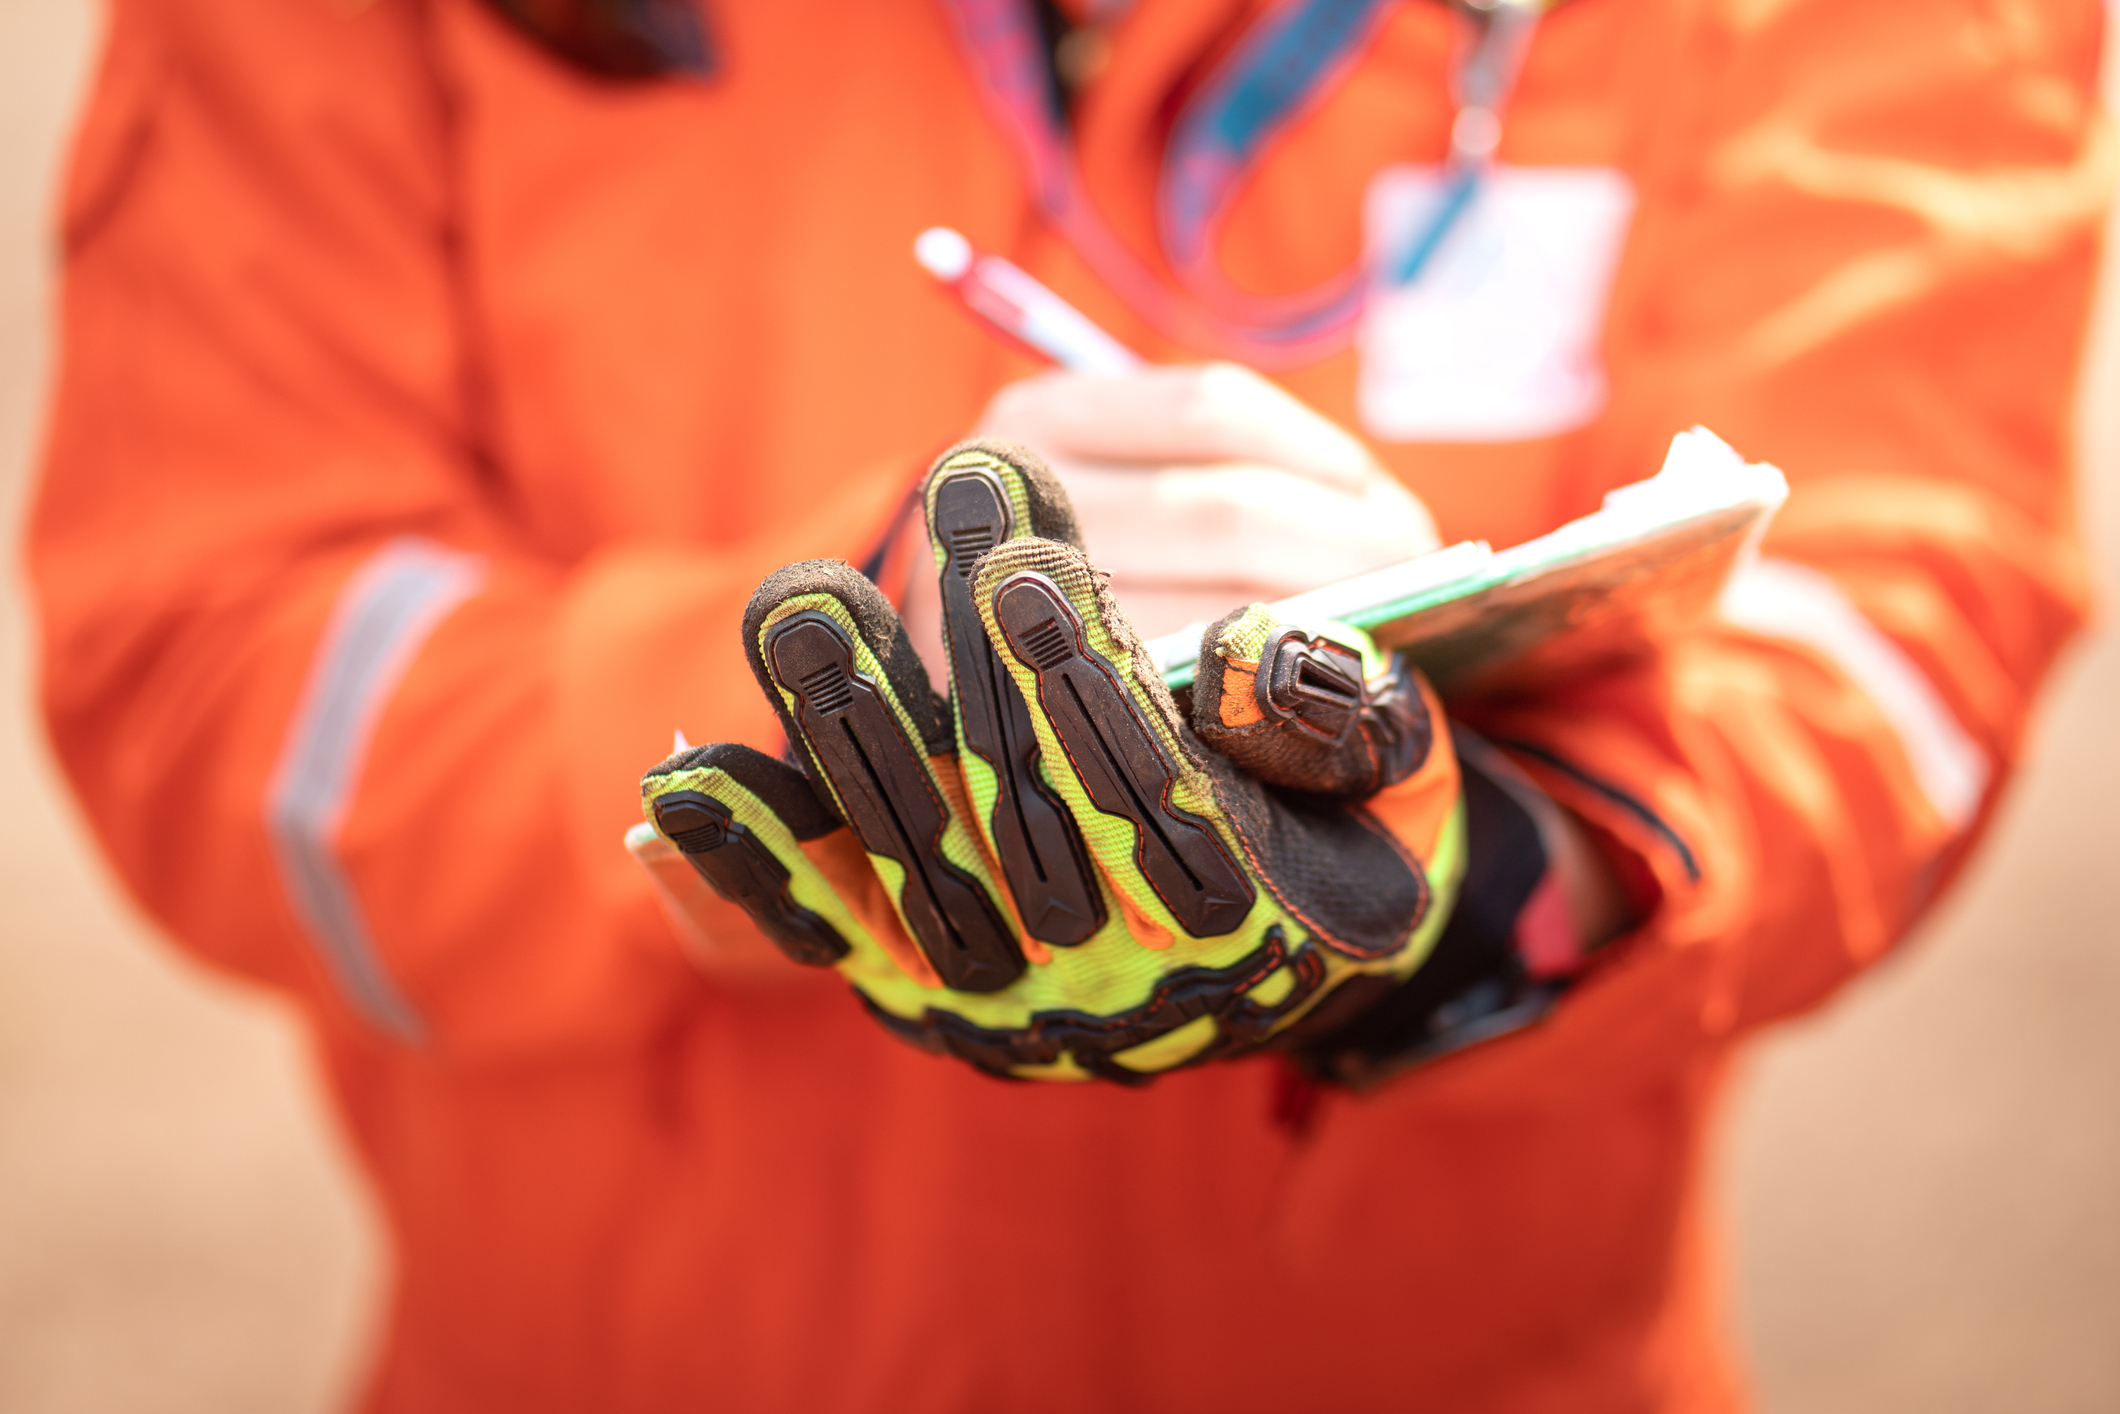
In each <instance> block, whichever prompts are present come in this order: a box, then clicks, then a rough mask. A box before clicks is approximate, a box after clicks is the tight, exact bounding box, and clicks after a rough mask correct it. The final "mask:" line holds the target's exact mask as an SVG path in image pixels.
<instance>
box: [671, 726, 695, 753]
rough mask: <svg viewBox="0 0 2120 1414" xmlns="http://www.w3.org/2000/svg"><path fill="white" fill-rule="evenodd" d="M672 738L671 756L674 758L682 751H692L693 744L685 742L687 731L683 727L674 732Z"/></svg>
mask: <svg viewBox="0 0 2120 1414" xmlns="http://www.w3.org/2000/svg"><path fill="white" fill-rule="evenodd" d="M670 736H671V741H670V754H671V755H673V756H674V755H676V754H677V753H678V752H680V751H690V750H691V749H692V743H691V742H689V741H686V740H685V729H684V728H683V727H679V728H678V729H677V730H676V731H674V732H672V733H671V734H670Z"/></svg>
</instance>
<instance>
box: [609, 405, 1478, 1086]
mask: <svg viewBox="0 0 2120 1414" xmlns="http://www.w3.org/2000/svg"><path fill="white" fill-rule="evenodd" d="M924 496H925V505H926V514H927V524H928V531H929V538H930V542H931V544H932V546H933V548H934V554H935V565H936V572H937V573H938V574H939V575H940V577H941V585H942V594H943V611H944V621H945V629H946V637H947V644H948V650H949V657H950V668H951V679H952V688H953V692H952V695H951V697H950V698H949V699H947V700H945V699H944V698H942V697H940V696H938V695H936V693H935V692H934V690H933V688H932V687H931V686H930V684H929V680H928V677H927V673H926V671H925V669H924V668H923V667H922V665H921V662H920V659H919V657H918V655H917V654H916V653H915V652H914V650H913V648H912V646H911V644H910V643H909V642H908V640H907V637H906V634H905V631H904V628H903V627H902V625H901V624H900V623H899V620H898V615H897V613H896V612H895V611H894V610H893V609H892V608H891V606H890V604H889V603H888V602H887V601H886V600H885V599H884V597H883V595H882V594H881V593H880V592H879V591H878V590H877V589H876V588H875V586H874V585H872V584H870V583H869V581H868V580H867V579H865V578H863V577H862V576H861V575H860V574H858V573H856V572H855V571H854V570H853V569H852V568H851V567H849V566H848V565H846V564H845V563H844V562H841V561H836V560H832V561H827V560H815V561H807V562H804V563H800V564H794V565H790V566H788V567H787V568H785V569H783V570H781V571H779V572H778V573H776V574H774V575H773V576H772V577H771V578H769V579H768V580H766V582H765V583H764V584H762V585H761V586H759V589H758V591H757V593H756V594H754V595H753V596H752V599H751V602H750V605H749V608H748V609H747V611H746V613H745V615H744V623H743V633H744V639H745V642H746V644H747V646H748V649H749V659H750V662H751V666H752V669H753V671H754V672H755V673H756V674H757V677H758V681H759V684H760V686H761V687H762V688H763V689H764V690H765V692H766V694H767V695H768V696H769V697H770V698H771V699H772V701H773V703H774V705H775V706H776V708H777V709H778V710H779V712H780V715H781V720H782V724H783V726H784V727H785V728H786V731H787V735H788V740H789V742H790V743H791V745H792V751H791V754H792V755H793V756H795V757H796V758H797V759H798V760H799V761H800V763H801V764H800V768H799V769H798V768H797V767H795V766H791V765H788V764H786V763H785V762H782V761H778V760H775V759H773V758H772V757H769V756H767V755H765V754H763V753H761V752H758V751H755V750H752V749H751V748H748V747H743V746H737V745H729V744H721V745H711V746H704V747H698V748H693V749H689V750H685V751H681V752H679V753H678V754H676V755H674V756H672V757H671V758H670V759H669V760H667V761H664V762H663V763H662V764H661V765H659V766H657V767H656V768H655V769H654V770H652V771H651V772H649V773H648V775H647V777H646V778H645V779H644V781H643V782H642V795H643V804H644V807H645V809H646V812H647V815H648V819H649V820H650V821H651V822H652V823H653V825H654V827H655V829H656V830H657V831H658V832H659V833H660V835H662V836H663V837H664V838H666V839H667V840H669V841H670V842H671V843H672V844H674V845H675V846H676V848H677V849H678V850H679V851H680V852H681V853H682V854H683V856H684V857H685V858H686V859H687V860H689V861H690V863H691V864H692V866H693V867H694V868H695V869H696V870H697V871H698V872H699V874H700V875H701V876H702V877H703V878H705V879H706V880H707V882H708V883H710V884H711V885H713V887H714V888H715V889H716V890H717V891H718V892H719V893H721V894H722V895H723V896H724V897H726V898H729V899H731V900H733V901H735V902H737V903H739V904H741V905H742V906H743V907H744V908H745V910H746V911H747V912H748V913H749V914H750V915H751V917H752V918H753V919H754V920H756V922H757V923H758V926H759V927H760V928H761V929H762V930H763V931H764V932H765V934H766V935H767V936H768V937H769V938H771V939H772V940H773V941H774V942H776V943H778V944H779V945H780V947H781V948H782V949H783V950H784V951H785V952H786V953H787V955H788V956H789V957H791V958H792V959H794V960H795V961H797V962H800V963H805V964H809V965H813V966H831V967H835V968H837V969H838V970H839V972H840V973H841V974H842V975H843V976H844V977H845V978H846V979H847V980H848V982H849V983H851V984H852V985H853V987H854V988H855V990H856V991H857V992H858V993H859V994H860V995H861V997H862V998H863V1000H864V1001H865V1002H866V1003H867V1004H868V1006H869V1007H870V1009H871V1010H872V1011H873V1012H874V1014H875V1015H876V1017H877V1018H878V1019H879V1020H880V1021H882V1022H883V1023H884V1024H885V1025H886V1026H888V1027H889V1028H890V1029H891V1030H893V1031H895V1032H897V1033H899V1034H900V1035H902V1036H904V1037H906V1038H907V1039H909V1040H911V1041H914V1042H915V1043H917V1044H919V1045H922V1046H924V1047H927V1048H929V1049H931V1050H935V1051H939V1052H946V1053H948V1054H952V1055H955V1056H958V1057H960V1058H961V1059H963V1060H966V1061H968V1062H970V1063H971V1064H973V1065H975V1066H977V1067H979V1068H980V1069H982V1070H986V1071H989V1072H992V1073H995V1074H999V1075H1009V1076H1015V1077H1020V1078H1041V1079H1087V1078H1092V1077H1101V1078H1105V1079H1110V1080H1117V1081H1127V1082H1139V1081H1141V1080H1144V1079H1146V1078H1148V1077H1151V1076H1153V1075H1155V1074H1157V1073H1159V1072H1162V1071H1166V1070H1170V1069H1173V1068H1176V1067H1178V1066H1182V1065H1190V1064H1194V1063H1197V1062H1201V1061H1205V1060H1208V1059H1211V1058H1219V1057H1225V1056H1230V1055H1235V1054H1239V1053H1242V1052H1244V1051H1248V1050H1252V1049H1255V1048H1257V1047H1259V1046H1261V1045H1262V1044H1265V1043H1267V1042H1269V1041H1275V1040H1277V1039H1282V1040H1285V1039H1287V1038H1289V1037H1291V1036H1294V1035H1297V1034H1302V1035H1325V1034H1329V1033H1330V1032H1332V1031H1333V1030H1334V1029H1335V1028H1338V1027H1340V1026H1342V1025H1343V1024H1344V1023H1345V1022H1347V1021H1348V1020H1350V1019H1351V1018H1353V1017H1354V1016H1356V1015H1358V1014H1359V1013H1361V1012H1364V1011H1367V1010H1368V1009H1370V1006H1371V1004H1372V1003H1373V1002H1374V1001H1375V1000H1376V999H1377V998H1378V997H1380V996H1383V995H1386V994H1389V993H1391V992H1392V991H1393V990H1395V989H1396V988H1397V985H1398V984H1399V983H1401V982H1403V981H1404V980H1405V979H1407V978H1409V977H1410V976H1412V975H1413V973H1414V972H1415V971H1416V969H1418V968H1420V966H1421V965H1422V963H1423V961H1424V959H1425V958H1427V956H1428V955H1429V953H1430V951H1431V949H1432V948H1433V946H1434V944H1435V940H1436V938H1437V936H1438V935H1439V933H1440V932H1441V930H1442V928H1443V925H1444V922H1445V920H1446V919H1447V918H1448V916H1449V914H1450V911H1451V903H1452V900H1453V896H1454V894H1455V892H1456V890H1457V887H1458V883H1459V880H1460V878H1461V876H1462V874H1463V872H1464V868H1465V853H1466V850H1465V812H1464V807H1463V797H1462V789H1461V780H1460V776H1459V768H1458V761H1457V757H1456V754H1455V752H1454V750H1453V748H1452V744H1451V738H1450V735H1449V733H1448V732H1447V731H1443V730H1439V725H1440V723H1441V713H1440V710H1439V709H1438V708H1437V707H1436V705H1435V703H1434V700H1433V698H1432V696H1431V695H1430V694H1429V692H1428V690H1427V687H1426V685H1425V684H1424V683H1423V682H1422V681H1421V679H1420V678H1419V677H1418V676H1417V675H1416V674H1414V673H1413V672H1411V671H1410V670H1409V669H1407V668H1406V667H1405V666H1404V665H1403V664H1401V663H1400V662H1398V661H1397V660H1395V659H1392V660H1386V659H1383V658H1381V657H1379V656H1378V655H1377V654H1376V652H1375V651H1374V650H1373V649H1372V648H1371V647H1370V645H1369V644H1368V642H1367V640H1366V639H1364V638H1363V636H1362V635H1361V634H1360V633H1359V632H1357V631H1355V630H1352V629H1347V628H1344V627H1341V626H1334V625H1309V626H1297V625H1290V624H1283V623H1280V622H1278V621H1277V620H1276V619H1275V618H1274V616H1273V615H1272V614H1270V613H1269V612H1268V611H1267V610H1266V609H1265V608H1264V606H1261V605H1252V606H1250V607H1248V608H1244V609H1240V610H1237V611H1236V612H1234V613H1232V614H1230V615H1229V616H1227V617H1226V618H1224V619H1223V620H1221V621H1220V622H1219V623H1217V624H1215V625H1213V626H1212V627H1211V628H1210V629H1209V630H1208V633H1207V635H1206V637H1205V639H1204V642H1203V649H1202V654H1201V660H1200V664H1199V671H1198V675H1197V678H1196V681H1195V685H1194V687H1193V689H1192V690H1191V693H1190V700H1189V704H1188V710H1185V711H1181V708H1180V705H1179V704H1178V703H1177V702H1176V701H1174V699H1173V698H1172V696H1171V694H1170V693H1169V692H1168V691H1167V690H1166V689H1165V687H1164V685H1163V682H1162V680H1161V679H1160V677H1159V676H1158V675H1157V673H1156V671H1155V668H1154V666H1153V664H1152V663H1151V662H1150V661H1149V659H1148V658H1147V656H1146V655H1145V654H1144V653H1143V652H1142V650H1141V645H1140V643H1139V641H1138V640H1137V639H1136V637H1135V635H1134V633H1133V631H1132V629H1131V628H1130V627H1129V626H1128V624H1127V621H1126V617H1125V615H1124V613H1123V612H1122V611H1121V610H1120V608H1119V606H1118V604H1117V603H1116V602H1115V601H1114V600H1113V599H1112V597H1111V595H1110V593H1109V592H1108V591H1107V589H1106V588H1105V585H1104V582H1103V577H1102V576H1101V575H1100V574H1099V573H1098V571H1097V570H1096V569H1095V568H1094V567H1093V566H1092V565H1091V563H1090V561H1089V559H1088V557H1087V556H1086V555H1085V554H1084V552H1083V550H1082V548H1081V546H1080V543H1079V537H1078V536H1077V534H1076V531H1075V527H1074V521H1073V517H1072V514H1071V512H1070V511H1069V509H1068V506H1067V501H1066V497H1065V495H1064V493H1063V492H1062V491H1061V489H1060V487H1059V485H1058V483H1057V482H1056V481H1055V480H1054V479H1053V478H1052V476H1051V474H1050V473H1049V472H1047V471H1046V470H1045V468H1044V467H1043V466H1042V465H1041V464H1040V463H1039V462H1038V461H1037V460H1036V459H1035V458H1033V457H1031V456H1030V455H1028V454H1027V453H1024V452H1022V451H1019V450H1016V449H1014V448H1010V447H1006V446H998V445H988V444H981V443H970V444H966V445H964V446H961V447H958V448H956V449H953V450H952V451H951V452H949V453H948V454H946V455H945V456H944V457H943V458H942V459H941V460H940V461H939V462H938V463H937V464H936V466H935V469H934V470H933V471H932V472H931V473H930V475H929V477H928V480H927V483H926V486H925V488H924ZM1188 717H1189V719H1188ZM1357 979H1367V980H1366V981H1364V982H1363V983H1362V984H1361V985H1358V986H1352V987H1350V986H1348V985H1347V984H1349V983H1350V982H1354V981H1356V980H1357Z"/></svg>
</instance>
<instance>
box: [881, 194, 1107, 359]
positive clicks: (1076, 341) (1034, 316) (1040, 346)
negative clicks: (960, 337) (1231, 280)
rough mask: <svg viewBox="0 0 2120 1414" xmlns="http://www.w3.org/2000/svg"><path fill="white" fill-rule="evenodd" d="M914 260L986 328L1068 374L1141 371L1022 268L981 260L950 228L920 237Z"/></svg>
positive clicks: (1085, 318)
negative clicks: (1065, 370)
mask: <svg viewBox="0 0 2120 1414" xmlns="http://www.w3.org/2000/svg"><path fill="white" fill-rule="evenodd" d="M913 258H914V259H915V260H917V261H919V262H920V266H921V268H922V269H924V270H926V271H927V272H928V274H930V275H932V276H934V277H935V279H936V280H937V281H939V282H941V283H942V284H943V285H945V286H947V287H948V289H949V290H950V292H951V293H952V294H954V295H956V296H957V299H958V301H959V302H960V303H961V304H963V305H964V307H965V308H966V309H968V310H970V311H971V312H972V313H973V314H974V315H976V316H978V318H979V319H980V321H981V322H982V323H984V324H986V325H987V326H988V327H989V328H991V329H993V330H995V331H996V332H997V333H1000V334H1002V335H1003V336H1005V337H1006V338H1009V339H1011V340H1013V341H1015V342H1016V343H1019V344H1022V345H1023V346H1024V347H1026V348H1028V349H1030V350H1031V351H1032V352H1033V353H1037V354H1041V355H1043V356H1044V357H1046V358H1049V359H1051V360H1052V361H1053V362H1054V363H1057V364H1059V365H1060V366H1061V367H1062V368H1065V369H1067V370H1068V371H1070V372H1073V373H1125V372H1128V371H1130V370H1132V369H1136V368H1139V367H1140V366H1141V362H1142V360H1141V356H1140V355H1139V354H1137V353H1135V352H1134V351H1133V350H1132V349H1129V348H1128V347H1126V345H1124V344H1122V343H1120V342H1119V341H1118V340H1117V339H1114V338H1113V337H1112V336H1111V335H1109V334H1107V333H1105V332H1104V331H1103V330H1102V329H1100V328H1098V327H1097V326H1096V324H1095V323H1094V322H1092V321H1091V319H1090V317H1089V316H1088V315H1086V314H1084V313H1083V312H1082V311H1081V310H1079V309H1077V308H1075V307H1074V306H1073V305H1071V304H1069V303H1068V302H1067V301H1066V300H1064V299H1062V298H1060V296H1058V295H1056V294H1054V293H1053V292H1052V291H1051V290H1049V289H1047V288H1046V287H1045V286H1044V285H1042V284H1040V283H1038V281H1037V280H1035V279H1033V278H1032V277H1031V276H1030V275H1029V274H1027V273H1026V272H1025V271H1024V270H1023V268H1022V267H1021V266H1018V265H1015V264H1013V263H1012V262H1010V261H1007V260H1003V259H1002V258H1001V257H1000V256H998V255H981V254H980V253H979V252H978V251H976V250H974V249H973V248H972V243H971V242H970V241H968V240H966V239H965V238H964V237H963V236H962V235H960V234H959V233H958V232H956V231H954V230H951V229H950V228H949V227H948V226H930V227H929V228H928V229H926V230H925V231H922V232H921V233H920V235H919V237H918V238H917V239H915V240H914V242H913Z"/></svg>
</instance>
